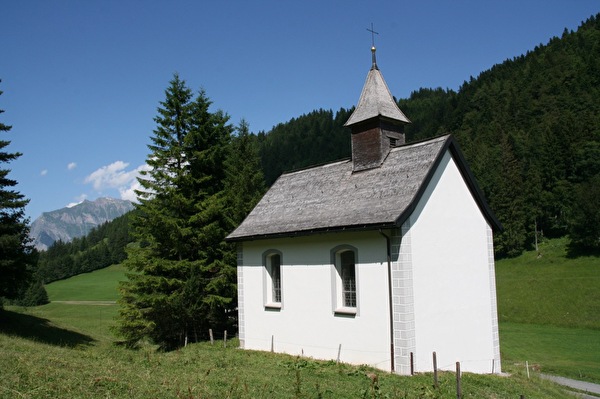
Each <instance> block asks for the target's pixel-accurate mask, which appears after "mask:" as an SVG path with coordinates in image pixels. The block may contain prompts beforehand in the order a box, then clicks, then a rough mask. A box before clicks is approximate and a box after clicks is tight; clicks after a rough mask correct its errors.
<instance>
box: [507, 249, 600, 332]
mask: <svg viewBox="0 0 600 399" xmlns="http://www.w3.org/2000/svg"><path fill="white" fill-rule="evenodd" d="M566 248H567V240H566V239H556V240H549V241H546V242H544V243H542V244H541V245H540V253H541V256H540V257H538V256H537V254H536V253H535V252H534V251H530V252H526V253H524V254H523V255H521V256H520V257H518V258H514V259H504V260H500V261H498V262H496V276H497V285H498V317H499V319H500V322H503V321H510V322H514V323H532V324H548V325H555V326H560V327H579V328H591V329H596V330H600V258H599V257H596V256H581V257H577V258H573V259H569V258H568V256H567V249H566Z"/></svg>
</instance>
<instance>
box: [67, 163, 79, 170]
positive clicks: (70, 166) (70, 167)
mask: <svg viewBox="0 0 600 399" xmlns="http://www.w3.org/2000/svg"><path fill="white" fill-rule="evenodd" d="M76 167H77V164H76V163H75V162H71V163H69V164H68V165H67V169H69V170H73V169H75V168H76Z"/></svg>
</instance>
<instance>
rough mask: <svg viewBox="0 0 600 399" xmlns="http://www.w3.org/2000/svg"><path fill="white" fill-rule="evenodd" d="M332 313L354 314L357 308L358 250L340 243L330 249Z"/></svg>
mask: <svg viewBox="0 0 600 399" xmlns="http://www.w3.org/2000/svg"><path fill="white" fill-rule="evenodd" d="M331 258H332V264H333V268H332V295H333V297H332V299H333V311H334V313H341V314H350V315H354V314H356V313H357V309H358V296H357V281H356V277H357V275H356V263H357V259H358V251H357V249H356V248H354V247H352V246H350V245H341V246H338V247H335V248H334V249H333V250H332V251H331Z"/></svg>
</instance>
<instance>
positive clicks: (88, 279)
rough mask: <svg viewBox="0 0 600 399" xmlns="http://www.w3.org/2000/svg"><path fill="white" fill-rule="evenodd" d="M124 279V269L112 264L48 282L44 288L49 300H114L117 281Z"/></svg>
mask: <svg viewBox="0 0 600 399" xmlns="http://www.w3.org/2000/svg"><path fill="white" fill-rule="evenodd" d="M125 279H126V277H125V269H124V268H123V267H122V266H120V265H113V266H109V267H107V268H105V269H100V270H96V271H94V272H93V273H84V274H80V275H78V276H74V277H71V278H69V279H66V280H61V281H56V282H54V283H52V284H48V285H47V286H46V290H47V291H48V296H49V298H50V300H51V301H116V300H117V299H118V297H119V292H118V291H117V286H118V283H119V281H122V280H125Z"/></svg>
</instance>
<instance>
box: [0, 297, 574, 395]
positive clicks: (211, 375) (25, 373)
mask: <svg viewBox="0 0 600 399" xmlns="http://www.w3.org/2000/svg"><path fill="white" fill-rule="evenodd" d="M68 306H80V305H65V304H58V305H57V306H54V307H52V306H43V307H40V308H38V309H35V311H36V315H35V316H33V315H31V314H30V313H29V311H23V310H19V311H18V312H15V310H16V309H11V311H9V312H4V314H2V313H0V317H3V318H4V319H3V320H2V323H0V353H1V354H2V356H0V370H2V371H1V373H2V378H0V398H59V397H60V398H134V399H135V398H455V397H456V391H455V376H454V374H452V373H441V375H440V387H439V388H438V389H434V388H433V387H432V383H433V378H432V375H431V374H423V375H418V376H415V377H400V376H397V375H392V374H389V373H386V372H382V371H379V370H373V369H370V368H367V367H354V366H349V365H345V364H336V363H335V362H332V361H329V362H319V361H314V360H311V359H305V358H297V357H292V356H287V355H281V354H272V353H269V352H255V351H246V350H239V349H237V347H236V346H237V342H236V340H232V341H229V345H228V346H227V347H226V348H224V347H223V345H222V342H219V343H218V344H215V345H214V346H211V345H210V343H202V344H193V345H189V346H188V347H186V348H183V349H181V350H179V351H174V352H169V353H160V352H156V351H155V350H154V349H153V348H151V347H143V348H142V349H140V350H137V351H132V350H128V349H125V348H122V347H118V346H114V345H112V344H111V342H110V341H108V340H106V339H105V338H104V337H103V335H102V334H98V333H97V331H96V330H87V327H86V326H85V325H77V326H72V325H70V324H63V323H72V322H73V320H78V319H79V318H76V319H73V320H70V319H68V318H64V317H62V316H60V315H62V314H63V311H64V310H61V309H60V307H65V308H67V307H68ZM69 309H72V308H69ZM23 312H24V313H23ZM55 316H60V317H57V318H56V320H58V321H56V322H55V321H54V320H55ZM7 317H8V320H7V319H6V318H7ZM90 317H92V314H90ZM31 318H37V319H39V320H43V318H46V319H47V320H52V322H49V321H46V322H41V323H39V324H40V325H45V328H47V329H54V330H56V331H54V332H55V333H56V332H59V331H61V330H62V331H63V333H64V334H65V335H70V336H71V338H72V342H70V343H68V344H62V343H59V342H56V341H53V340H43V341H40V340H39V339H38V338H36V337H31V336H27V335H25V336H24V335H23V334H22V332H21V333H19V327H22V329H23V331H27V330H29V329H28V327H30V325H23V324H21V323H24V319H26V320H27V321H30V320H29V319H31ZM6 322H9V323H10V324H12V325H13V330H14V331H13V332H12V333H10V332H6V331H3V328H5V327H6V325H7V324H8V323H6ZM38 327H39V326H38ZM73 329H75V330H76V331H78V334H80V335H73ZM86 337H87V338H86ZM373 376H377V377H376V378H377V380H378V381H377V382H376V383H373V379H372V377H373ZM462 389H463V395H464V397H465V398H518V397H519V396H520V395H525V397H527V398H528V399H530V398H564V397H565V395H564V393H563V392H562V390H561V389H560V388H558V387H557V386H556V385H554V384H552V383H549V382H547V381H542V380H540V379H538V378H532V379H531V380H528V379H527V378H526V377H525V376H524V373H520V372H517V373H515V375H513V376H511V377H500V376H482V375H473V374H467V373H465V374H464V375H463V379H462Z"/></svg>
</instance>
